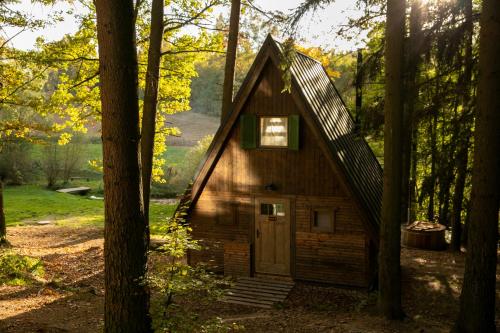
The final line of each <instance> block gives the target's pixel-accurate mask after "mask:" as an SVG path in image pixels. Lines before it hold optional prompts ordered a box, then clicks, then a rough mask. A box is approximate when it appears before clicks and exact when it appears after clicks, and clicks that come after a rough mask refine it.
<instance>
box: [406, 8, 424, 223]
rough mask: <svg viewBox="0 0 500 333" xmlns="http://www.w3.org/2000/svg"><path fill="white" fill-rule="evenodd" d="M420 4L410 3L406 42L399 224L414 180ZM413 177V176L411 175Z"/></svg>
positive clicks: (420, 29) (408, 217)
mask: <svg viewBox="0 0 500 333" xmlns="http://www.w3.org/2000/svg"><path fill="white" fill-rule="evenodd" d="M422 41H423V36H422V4H421V2H420V0H413V1H412V2H411V12H410V38H409V40H408V44H409V45H408V49H409V54H408V70H407V73H408V77H407V84H406V96H407V98H406V105H405V106H406V107H405V113H404V117H403V126H404V128H403V154H402V158H403V173H402V186H403V187H402V189H401V192H402V193H401V223H410V221H411V220H410V215H411V214H410V212H409V210H410V201H411V200H410V197H411V192H412V190H413V189H412V184H413V182H414V179H412V180H411V181H410V169H411V159H412V155H413V154H412V138H413V132H414V130H415V127H416V122H415V119H414V111H415V106H416V104H417V103H418V91H419V89H418V85H417V73H418V68H419V66H420V62H421V57H420V54H421V52H422V50H421V48H422V47H421V45H422ZM413 176H415V175H413Z"/></svg>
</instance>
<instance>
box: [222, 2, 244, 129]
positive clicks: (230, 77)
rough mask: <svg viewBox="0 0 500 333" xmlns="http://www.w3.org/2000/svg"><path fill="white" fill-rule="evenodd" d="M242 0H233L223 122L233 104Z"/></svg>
mask: <svg viewBox="0 0 500 333" xmlns="http://www.w3.org/2000/svg"><path fill="white" fill-rule="evenodd" d="M240 7H241V0H231V16H230V18H229V35H228V38H227V51H226V66H225V69H224V84H223V88H222V89H223V90H222V114H221V121H224V119H225V118H226V117H227V116H228V114H229V112H230V110H231V105H232V104H233V86H234V67H235V64H236V51H237V49H238V31H239V27H240Z"/></svg>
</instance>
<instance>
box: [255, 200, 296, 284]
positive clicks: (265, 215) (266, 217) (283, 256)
mask: <svg viewBox="0 0 500 333" xmlns="http://www.w3.org/2000/svg"><path fill="white" fill-rule="evenodd" d="M255 271H256V272H257V273H267V274H277V275H287V276H288V275H290V200H287V199H281V198H279V199H276V198H257V199H256V200H255Z"/></svg>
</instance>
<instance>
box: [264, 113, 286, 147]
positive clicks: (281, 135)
mask: <svg viewBox="0 0 500 333" xmlns="http://www.w3.org/2000/svg"><path fill="white" fill-rule="evenodd" d="M260 145H261V146H263V147H287V146H288V117H262V118H260Z"/></svg>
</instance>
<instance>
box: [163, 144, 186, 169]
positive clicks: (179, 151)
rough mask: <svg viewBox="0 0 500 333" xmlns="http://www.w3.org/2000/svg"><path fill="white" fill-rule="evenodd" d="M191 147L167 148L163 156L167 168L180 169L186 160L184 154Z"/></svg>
mask: <svg viewBox="0 0 500 333" xmlns="http://www.w3.org/2000/svg"><path fill="white" fill-rule="evenodd" d="M189 149H191V147H186V146H168V147H167V151H166V152H165V154H164V155H163V157H164V158H165V161H166V164H167V167H176V168H182V166H183V165H184V163H185V161H186V159H185V157H186V154H187V152H188V151H189Z"/></svg>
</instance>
